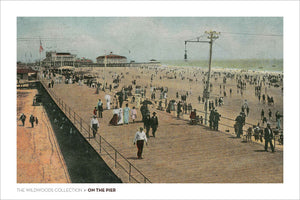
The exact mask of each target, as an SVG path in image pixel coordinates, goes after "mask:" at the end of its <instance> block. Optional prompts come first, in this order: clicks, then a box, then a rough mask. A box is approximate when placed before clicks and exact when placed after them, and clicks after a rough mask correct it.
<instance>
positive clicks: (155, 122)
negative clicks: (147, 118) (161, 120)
mask: <svg viewBox="0 0 300 200" xmlns="http://www.w3.org/2000/svg"><path fill="white" fill-rule="evenodd" d="M152 114H153V116H152V117H151V128H152V135H153V137H155V132H156V130H157V127H158V118H157V116H156V112H153V113H152Z"/></svg>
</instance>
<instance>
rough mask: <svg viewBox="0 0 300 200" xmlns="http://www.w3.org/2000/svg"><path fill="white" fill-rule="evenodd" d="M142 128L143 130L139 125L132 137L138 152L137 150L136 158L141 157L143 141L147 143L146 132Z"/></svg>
mask: <svg viewBox="0 0 300 200" xmlns="http://www.w3.org/2000/svg"><path fill="white" fill-rule="evenodd" d="M143 130H144V129H143V127H140V128H139V131H137V132H136V133H135V137H134V140H133V145H135V144H136V146H137V149H138V152H137V157H138V159H142V153H143V148H144V142H146V145H148V143H147V137H146V134H145V132H144V131H143Z"/></svg>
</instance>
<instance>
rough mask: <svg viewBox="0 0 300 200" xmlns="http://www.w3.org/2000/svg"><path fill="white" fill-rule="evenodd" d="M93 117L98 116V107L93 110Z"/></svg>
mask: <svg viewBox="0 0 300 200" xmlns="http://www.w3.org/2000/svg"><path fill="white" fill-rule="evenodd" d="M93 115H96V116H97V107H95V108H94V110H93Z"/></svg>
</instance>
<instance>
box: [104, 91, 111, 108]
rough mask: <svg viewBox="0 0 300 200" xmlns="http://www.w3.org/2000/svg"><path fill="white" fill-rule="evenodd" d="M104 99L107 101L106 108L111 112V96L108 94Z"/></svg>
mask: <svg viewBox="0 0 300 200" xmlns="http://www.w3.org/2000/svg"><path fill="white" fill-rule="evenodd" d="M104 98H105V100H106V108H107V110H110V95H109V94H106V95H105V97H104Z"/></svg>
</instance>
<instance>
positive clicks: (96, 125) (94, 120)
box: [91, 115, 99, 138]
mask: <svg viewBox="0 0 300 200" xmlns="http://www.w3.org/2000/svg"><path fill="white" fill-rule="evenodd" d="M91 127H92V129H93V138H95V137H96V133H97V130H98V128H99V122H98V120H97V115H94V116H93V118H92V120H91Z"/></svg>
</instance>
